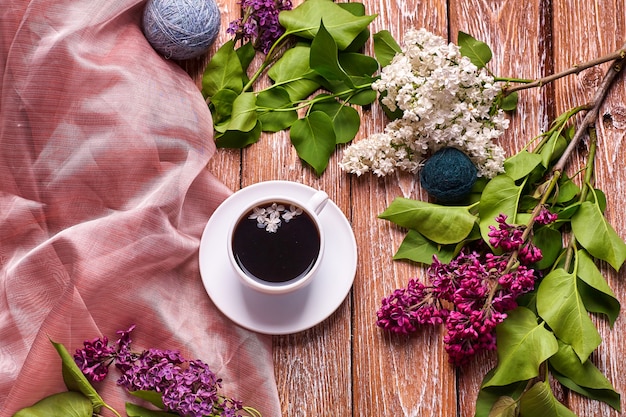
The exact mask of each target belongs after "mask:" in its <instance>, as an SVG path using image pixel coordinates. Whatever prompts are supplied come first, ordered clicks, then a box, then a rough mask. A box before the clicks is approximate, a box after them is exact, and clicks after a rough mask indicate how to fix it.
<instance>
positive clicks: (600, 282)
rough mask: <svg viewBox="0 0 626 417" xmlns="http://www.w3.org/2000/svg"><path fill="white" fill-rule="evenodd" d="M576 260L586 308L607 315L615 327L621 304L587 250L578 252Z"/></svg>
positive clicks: (581, 294)
mask: <svg viewBox="0 0 626 417" xmlns="http://www.w3.org/2000/svg"><path fill="white" fill-rule="evenodd" d="M576 260H577V269H576V275H577V276H578V278H580V279H581V280H582V281H583V282H584V285H582V286H580V287H579V290H580V296H581V298H582V300H583V303H584V304H585V307H586V308H587V310H588V311H592V312H594V313H603V314H605V315H606V316H607V318H608V319H609V324H610V325H611V327H613V324H614V323H615V320H616V319H617V317H618V316H619V312H620V308H621V306H620V302H619V301H618V299H617V297H616V296H615V293H614V292H613V290H611V287H609V284H607V282H606V279H605V278H604V276H603V275H602V273H601V272H600V270H599V269H598V267H597V266H596V264H595V263H594V262H593V259H592V258H591V256H589V254H588V253H587V252H586V251H585V250H582V249H581V250H579V251H578V252H576Z"/></svg>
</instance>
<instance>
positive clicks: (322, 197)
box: [306, 190, 328, 214]
mask: <svg viewBox="0 0 626 417" xmlns="http://www.w3.org/2000/svg"><path fill="white" fill-rule="evenodd" d="M326 203H328V194H326V192H324V191H322V190H319V191H317V192H316V193H315V194H313V196H312V197H311V198H310V199H309V201H307V202H306V206H307V207H308V208H309V210H311V211H312V212H314V213H315V214H320V213H321V212H322V210H323V209H324V207H326Z"/></svg>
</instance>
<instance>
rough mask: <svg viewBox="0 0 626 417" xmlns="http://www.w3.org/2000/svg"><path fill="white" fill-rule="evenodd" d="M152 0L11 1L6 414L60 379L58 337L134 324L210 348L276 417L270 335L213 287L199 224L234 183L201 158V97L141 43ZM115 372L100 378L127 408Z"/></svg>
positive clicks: (140, 330)
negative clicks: (203, 266) (220, 304)
mask: <svg viewBox="0 0 626 417" xmlns="http://www.w3.org/2000/svg"><path fill="white" fill-rule="evenodd" d="M143 4H144V3H143V2H140V1H138V0H117V1H112V2H106V4H105V3H102V2H94V1H91V0H32V1H30V2H28V1H20V2H14V1H13V0H0V79H1V80H2V84H1V95H0V416H2V417H4V416H11V415H13V413H15V412H16V411H17V410H18V409H20V408H22V407H26V406H29V405H31V404H32V403H34V402H36V401H37V400H39V399H41V398H42V397H43V396H46V395H50V394H53V393H56V392H60V391H64V390H65V386H64V384H63V381H62V378H61V371H60V365H61V362H60V359H59V357H58V355H57V353H56V351H55V350H54V349H53V347H52V345H51V343H50V339H52V340H54V341H55V342H60V343H63V344H64V345H65V346H66V347H67V348H68V350H70V352H72V351H73V350H75V349H77V348H80V347H81V346H82V342H83V341H84V340H86V339H93V338H95V337H99V336H102V335H107V336H108V337H109V338H110V339H112V340H115V337H116V335H115V332H116V331H117V330H121V329H127V328H128V327H129V326H130V325H131V324H136V325H137V327H136V330H135V331H134V332H133V346H134V347H136V348H150V347H156V348H161V349H179V350H181V352H182V353H183V355H184V356H185V357H187V358H189V359H194V358H199V359H202V360H203V361H205V362H206V363H208V364H209V365H210V366H211V368H212V370H213V371H214V372H216V373H217V374H218V376H219V377H221V378H223V380H224V393H225V394H226V395H230V396H233V397H235V398H237V399H240V400H243V401H244V403H245V404H246V405H250V406H253V407H255V408H258V409H259V410H260V411H262V412H263V415H265V416H271V417H275V416H278V415H280V411H279V410H280V408H279V402H278V398H277V390H276V386H275V382H274V374H273V365H272V354H271V339H270V338H269V337H267V336H261V335H258V334H255V333H252V332H249V331H246V330H243V329H241V328H239V327H237V326H236V325H234V324H233V323H232V322H230V321H229V320H228V319H227V318H226V317H224V316H223V315H222V314H221V313H220V312H219V311H218V310H217V309H216V307H215V306H214V305H213V303H212V302H211V301H210V299H209V298H208V296H207V294H206V292H205V291H204V288H203V286H202V282H201V279H200V275H199V271H198V245H199V239H200V235H201V233H202V230H203V228H204V226H205V224H206V222H207V220H208V219H209V217H210V216H211V214H212V212H213V211H214V210H215V208H216V207H217V206H218V205H219V204H220V203H221V202H222V201H223V200H224V199H225V198H226V197H227V196H228V195H229V194H230V193H231V190H229V189H228V188H227V187H225V186H224V185H223V184H222V183H221V182H220V181H218V180H217V179H216V178H215V177H214V176H213V175H212V174H211V173H210V172H209V171H208V170H207V168H206V165H207V162H208V160H209V159H210V158H211V156H212V155H213V153H214V151H215V147H214V145H213V141H212V121H211V115H210V112H209V111H208V108H207V106H206V104H205V103H204V100H203V98H202V95H201V94H200V92H199V91H198V89H197V86H196V85H195V83H194V82H193V80H192V79H191V78H190V77H189V76H188V75H187V74H186V73H185V72H184V71H183V70H182V69H181V68H180V67H179V66H178V65H177V64H176V63H174V62H171V61H167V60H165V59H163V58H162V57H160V56H159V55H158V54H157V53H156V52H154V50H152V48H151V47H150V45H149V44H148V42H147V41H146V40H145V38H144V36H143V34H142V32H141V27H140V22H141V13H142V7H143ZM216 261H217V260H216ZM215 279H220V277H215ZM115 379H116V377H111V378H109V380H107V381H105V382H104V383H101V384H100V385H99V386H98V387H99V389H100V391H101V394H102V395H103V397H104V398H105V400H106V401H107V402H108V403H110V404H111V405H112V406H114V407H115V408H116V409H118V411H120V412H123V410H124V401H126V400H128V399H131V397H129V396H127V395H126V394H125V393H124V392H123V390H122V389H121V388H119V387H117V386H116V385H115ZM104 414H105V415H106V412H105V413H104Z"/></svg>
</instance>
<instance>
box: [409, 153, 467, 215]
mask: <svg viewBox="0 0 626 417" xmlns="http://www.w3.org/2000/svg"><path fill="white" fill-rule="evenodd" d="M477 173H478V170H477V169H476V166H474V164H473V163H472V161H471V160H470V159H469V157H468V156H467V155H466V154H465V153H464V152H462V151H460V150H458V149H456V148H442V149H440V150H438V151H437V152H435V153H434V154H433V155H432V156H431V157H430V158H428V159H427V160H426V162H425V163H424V166H423V167H422V169H421V171H420V184H421V185H422V187H423V188H424V189H425V190H426V191H427V192H428V194H430V195H431V196H432V197H434V198H435V199H437V201H438V202H441V203H455V202H458V201H461V200H463V198H464V197H466V196H467V195H468V194H469V193H470V191H471V189H472V186H473V185H474V183H475V182H476V179H477Z"/></svg>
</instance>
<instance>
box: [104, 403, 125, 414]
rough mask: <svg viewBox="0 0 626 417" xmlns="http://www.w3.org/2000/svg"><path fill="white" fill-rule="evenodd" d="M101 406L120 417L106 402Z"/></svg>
mask: <svg viewBox="0 0 626 417" xmlns="http://www.w3.org/2000/svg"><path fill="white" fill-rule="evenodd" d="M103 407H104V408H106V409H108V410H110V411H111V412H112V413H113V414H115V415H116V416H117V417H122V416H121V414H120V413H118V412H117V411H116V410H115V409H114V408H113V407H111V406H110V405H108V404H106V403H105V404H103Z"/></svg>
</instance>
